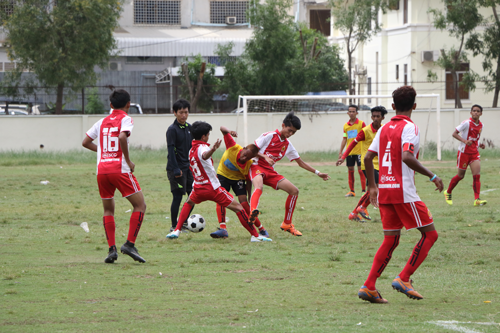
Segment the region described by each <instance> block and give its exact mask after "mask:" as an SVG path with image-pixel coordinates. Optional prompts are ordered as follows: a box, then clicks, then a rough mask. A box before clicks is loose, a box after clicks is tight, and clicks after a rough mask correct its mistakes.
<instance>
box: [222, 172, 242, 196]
mask: <svg viewBox="0 0 500 333" xmlns="http://www.w3.org/2000/svg"><path fill="white" fill-rule="evenodd" d="M217 178H219V181H220V185H221V186H222V187H223V188H224V189H225V190H226V191H228V192H229V191H230V190H231V189H233V192H234V194H236V196H240V195H245V196H246V195H247V185H246V183H245V180H243V179H240V180H232V179H229V178H226V177H224V176H222V175H217Z"/></svg>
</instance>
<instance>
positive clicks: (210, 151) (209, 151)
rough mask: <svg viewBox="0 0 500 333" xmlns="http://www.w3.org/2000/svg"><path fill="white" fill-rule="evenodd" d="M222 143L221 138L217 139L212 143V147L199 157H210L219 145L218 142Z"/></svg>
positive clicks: (206, 158) (205, 158)
mask: <svg viewBox="0 0 500 333" xmlns="http://www.w3.org/2000/svg"><path fill="white" fill-rule="evenodd" d="M221 143H222V140H221V139H217V141H215V143H214V144H213V145H212V148H210V149H209V150H207V151H206V152H204V153H203V154H202V155H201V158H203V159H204V160H205V161H206V160H208V159H209V158H210V157H212V154H213V153H215V151H216V150H217V149H218V148H219V147H220V144H221Z"/></svg>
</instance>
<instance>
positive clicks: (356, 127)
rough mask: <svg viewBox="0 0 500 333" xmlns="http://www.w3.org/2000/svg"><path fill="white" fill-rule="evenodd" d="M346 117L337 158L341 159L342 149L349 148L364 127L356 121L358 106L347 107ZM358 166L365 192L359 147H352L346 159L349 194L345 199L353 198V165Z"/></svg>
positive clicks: (363, 124)
mask: <svg viewBox="0 0 500 333" xmlns="http://www.w3.org/2000/svg"><path fill="white" fill-rule="evenodd" d="M347 115H348V116H349V121H348V122H347V123H345V124H344V137H343V139H342V143H341V144H340V151H339V158H341V157H342V151H343V150H344V147H346V146H349V145H350V144H351V143H352V141H353V140H354V139H355V138H356V136H357V135H358V133H359V132H361V130H362V129H363V127H365V126H366V125H365V123H364V122H363V121H361V120H359V119H358V106H357V105H355V104H351V105H349V108H348V111H347ZM355 164H357V165H358V173H359V179H360V180H361V189H362V192H365V189H366V188H365V181H366V179H365V175H364V173H363V171H362V170H361V147H359V146H358V147H354V148H353V149H352V151H351V152H350V153H349V155H348V156H347V157H346V165H347V171H348V174H349V192H348V193H347V194H346V195H345V196H346V197H355V196H356V191H355V190H354V179H355V177H354V165H355Z"/></svg>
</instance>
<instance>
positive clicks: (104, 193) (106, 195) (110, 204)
mask: <svg viewBox="0 0 500 333" xmlns="http://www.w3.org/2000/svg"><path fill="white" fill-rule="evenodd" d="M111 176H112V175H97V185H98V187H99V194H100V196H101V199H102V206H103V210H104V214H103V218H102V222H103V226H104V232H105V233H106V240H107V241H108V246H109V251H108V256H107V257H106V259H104V262H105V263H107V264H112V263H114V262H115V260H117V259H118V252H117V250H116V242H115V230H116V225H115V217H114V215H115V200H114V199H113V197H114V195H115V191H116V186H115V185H114V184H113V182H112V180H111V179H110V177H111Z"/></svg>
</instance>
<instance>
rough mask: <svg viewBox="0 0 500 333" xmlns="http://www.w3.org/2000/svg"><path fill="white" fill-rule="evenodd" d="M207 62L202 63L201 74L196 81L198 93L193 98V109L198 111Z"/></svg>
mask: <svg viewBox="0 0 500 333" xmlns="http://www.w3.org/2000/svg"><path fill="white" fill-rule="evenodd" d="M206 65H207V64H206V63H205V62H202V63H201V69H200V75H199V76H198V82H197V83H196V93H195V95H194V98H193V99H192V100H191V109H192V110H194V111H195V112H196V104H198V100H199V99H200V97H201V88H202V86H203V76H204V75H205V69H206Z"/></svg>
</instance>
